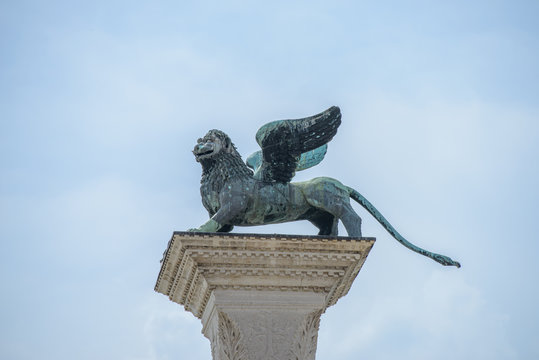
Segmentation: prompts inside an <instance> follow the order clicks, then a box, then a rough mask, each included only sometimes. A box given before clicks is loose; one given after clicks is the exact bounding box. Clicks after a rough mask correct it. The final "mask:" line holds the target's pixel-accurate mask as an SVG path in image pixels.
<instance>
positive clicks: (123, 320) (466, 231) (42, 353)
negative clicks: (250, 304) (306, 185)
mask: <svg viewBox="0 0 539 360" xmlns="http://www.w3.org/2000/svg"><path fill="white" fill-rule="evenodd" d="M537 19H539V2H537V1H473V2H470V1H451V2H449V1H406V2H403V1H376V2H374V1H372V2H366V1H331V2H329V1H302V2H290V1H272V2H271V3H267V4H262V3H261V2H247V1H227V2H218V1H213V2H211V1H198V2H191V1H182V2H178V1H169V2H167V1H152V2H139V1H93V2H85V3H79V2H73V1H47V2H39V1H11V2H9V1H3V2H1V3H0V49H1V51H0V126H1V127H0V147H1V152H0V154H1V155H0V165H1V177H0V215H1V217H0V219H1V220H0V240H1V242H0V279H1V283H0V284H1V288H2V290H1V291H2V297H1V303H0V305H1V306H0V324H1V325H0V358H1V359H6V360H8V359H9V360H12V359H13V360H16V359H17V360H18V359H21V360H23V359H24V360H27V359H55V360H62V359H81V360H82V359H88V360H95V359H115V360H116V359H122V360H123V359H126V360H131V359H132V360H135V359H137V360H140V359H148V360H149V359H189V360H203V359H209V358H210V347H209V342H208V341H207V340H206V339H205V338H204V337H203V336H202V335H201V334H200V330H201V325H200V322H199V320H197V319H195V318H194V317H193V316H192V315H191V314H190V313H187V312H185V311H184V310H183V309H182V308H181V307H180V306H178V305H177V304H174V303H172V302H170V301H169V300H168V299H167V298H166V297H165V296H164V295H161V294H157V293H154V292H153V286H154V283H155V279H156V277H157V274H158V271H159V260H160V258H161V254H162V252H163V251H164V250H165V248H166V244H167V241H168V240H169V238H170V236H171V234H172V231H174V230H185V229H187V228H190V227H193V226H197V225H200V224H201V223H202V222H204V221H205V220H206V216H207V214H206V211H205V210H204V209H203V207H202V204H201V202H200V198H199V194H198V186H199V177H200V167H199V165H198V164H197V163H196V162H195V161H194V158H193V156H192V154H191V150H192V147H193V145H194V142H195V140H196V139H197V138H198V137H200V136H201V135H203V134H204V133H205V132H206V131H207V130H208V129H211V128H220V129H222V130H224V131H225V132H227V133H228V134H229V135H230V136H231V137H232V138H233V140H234V142H235V143H236V145H237V147H238V149H239V151H240V152H241V153H242V154H243V155H244V157H246V156H247V155H249V154H250V153H251V152H253V151H255V150H256V149H257V146H256V143H255V140H254V134H255V133H256V130H257V129H258V128H259V127H260V126H262V125H263V124H264V123H265V122H267V121H270V120H276V119H282V118H294V117H303V116H308V115H312V114H314V113H317V112H319V111H322V110H324V109H326V108H327V107H329V106H331V105H338V106H340V107H341V110H342V113H343V124H342V125H341V128H340V130H339V132H338V133H337V135H336V137H335V138H334V140H333V141H332V142H331V143H330V145H329V149H328V154H327V156H326V159H325V160H324V161H323V162H322V164H320V165H319V166H317V167H315V168H312V169H309V170H307V171H305V172H303V173H299V174H297V176H296V178H297V179H308V178H311V177H314V176H332V177H335V178H338V179H340V180H341V181H343V182H344V183H345V184H347V185H349V186H352V187H354V188H356V189H358V190H359V191H360V192H361V193H362V194H363V195H365V196H366V197H367V198H368V199H369V200H371V202H372V203H373V204H374V205H375V206H377V207H378V208H379V209H380V210H381V211H382V213H384V215H385V216H386V217H387V218H388V219H389V220H390V221H391V222H392V223H393V225H394V226H395V227H396V228H397V229H398V230H399V231H400V232H401V233H402V234H403V235H404V236H406V237H407V238H408V239H409V240H411V241H412V242H414V243H416V244H418V245H420V246H423V247H425V248H427V249H429V250H432V251H436V252H440V253H444V254H447V255H449V256H451V257H453V258H454V259H457V260H459V261H461V262H462V264H463V267H462V268H461V269H458V270H457V269H455V268H444V267H441V266H439V265H438V264H436V263H434V262H432V261H430V260H429V259H426V258H424V257H421V256H419V255H416V254H414V253H411V252H410V251H408V250H407V249H405V248H403V247H402V246H400V245H399V244H398V243H396V242H395V241H394V240H393V239H392V238H391V237H390V236H389V235H388V234H387V233H385V231H384V230H383V229H382V228H381V227H380V226H379V225H378V224H377V223H376V222H375V221H373V220H372V219H371V218H370V217H369V216H368V214H367V213H366V212H365V211H364V210H362V209H361V208H359V207H356V209H357V210H358V212H359V213H360V216H362V217H363V219H364V225H363V233H364V234H365V235H366V236H375V237H376V238H377V242H376V244H375V246H374V248H373V250H372V252H371V254H370V255H369V258H368V259H367V261H366V263H365V266H364V268H363V270H362V272H361V273H360V274H359V276H358V278H357V280H356V283H355V284H354V286H353V287H352V289H351V291H350V293H349V294H348V295H347V297H345V298H343V299H342V300H340V301H339V303H338V304H337V305H336V306H334V307H333V308H331V309H329V310H328V311H327V313H326V314H325V315H324V316H323V318H322V323H321V330H320V336H319V348H318V357H317V359H320V360H333V359H342V360H352V359H354V360H355V359H359V358H364V359H394V358H395V357H397V356H398V357H399V358H400V359H402V360H407V359H410V360H411V359H414V360H416V359H489V360H491V359H500V360H501V359H504V360H505V359H535V358H539V345H538V343H537V334H538V333H539V315H538V310H537V304H539V289H538V285H537V277H538V275H539V265H538V262H537V259H536V256H537V254H538V253H539V244H538V235H537V231H536V228H537V222H538V219H537V218H538V214H539V205H538V201H539V190H538V189H537V187H538V184H539V165H538V164H539V161H538V160H537V159H538V157H539V123H538V118H539V66H538V65H537V64H539V22H538V21H537ZM238 230H239V231H243V232H246V231H248V232H253V231H254V232H270V233H271V232H287V233H306V234H314V233H315V232H316V231H315V229H314V228H313V227H312V226H311V225H310V224H307V223H306V224H303V223H295V224H286V225H282V226H272V227H266V228H244V229H238Z"/></svg>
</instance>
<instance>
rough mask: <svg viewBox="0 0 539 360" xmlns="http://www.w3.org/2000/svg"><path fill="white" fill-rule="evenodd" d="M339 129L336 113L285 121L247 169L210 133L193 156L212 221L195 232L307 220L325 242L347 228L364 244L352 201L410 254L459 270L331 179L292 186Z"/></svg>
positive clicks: (270, 131) (267, 132) (266, 136)
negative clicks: (293, 178) (372, 217)
mask: <svg viewBox="0 0 539 360" xmlns="http://www.w3.org/2000/svg"><path fill="white" fill-rule="evenodd" d="M340 123H341V112H340V109H339V108H338V107H335V106H334V107H331V108H329V109H328V110H326V111H324V112H322V113H320V114H317V115H314V116H311V117H308V118H303V119H294V120H279V121H273V122H270V123H268V124H266V125H264V126H263V127H262V128H260V130H259V131H258V132H257V134H256V140H257V142H258V144H259V145H260V147H261V148H262V149H261V150H260V151H258V152H256V153H254V154H253V155H251V156H249V157H248V159H247V163H244V162H243V160H242V158H241V156H240V154H239V153H238V151H237V149H236V147H235V146H234V144H233V143H232V141H231V139H230V138H229V137H228V135H226V134H225V133H224V132H222V131H220V130H215V129H214V130H210V131H208V133H207V134H206V135H205V136H204V137H203V138H201V139H198V142H197V144H196V146H195V148H194V150H193V153H194V155H195V158H196V160H197V161H198V162H199V163H200V164H201V165H202V180H201V187H200V193H201V195H202V203H203V205H204V207H205V208H206V209H207V210H208V213H209V215H210V219H209V220H208V221H207V222H206V223H204V224H203V225H201V226H200V227H198V228H195V229H190V230H189V231H196V232H229V231H231V230H232V229H233V227H234V226H252V225H264V224H275V223H283V222H289V221H296V220H308V221H310V222H311V223H312V224H313V225H314V226H316V227H317V228H318V229H319V232H318V234H319V235H333V236H336V235H337V231H338V229H337V225H338V222H339V221H342V223H343V225H344V227H345V229H346V231H347V233H348V236H350V237H361V218H360V217H359V216H358V214H357V213H356V212H355V211H354V209H353V208H352V206H351V205H350V199H353V200H355V201H356V202H358V203H359V204H360V205H362V206H363V207H364V208H365V209H366V210H367V211H368V212H369V213H370V214H371V215H372V216H374V217H375V218H376V220H378V222H380V224H381V225H382V226H383V227H384V228H385V229H386V230H387V231H388V232H389V233H390V234H391V235H392V236H393V237H394V238H395V239H396V240H397V241H399V242H400V243H401V244H403V245H404V246H406V247H407V248H409V249H411V250H413V251H415V252H417V253H419V254H422V255H424V256H427V257H430V258H431V259H433V260H435V261H437V262H439V263H440V264H442V265H453V266H457V267H460V264H459V263H458V262H457V261H454V260H452V259H451V258H449V257H447V256H444V255H440V254H435V253H431V252H429V251H427V250H424V249H421V248H419V247H417V246H415V245H413V244H412V243H410V242H408V241H407V240H406V239H405V238H404V237H402V236H401V235H400V234H399V233H398V232H397V231H396V230H395V229H394V228H393V226H391V224H390V223H389V222H388V221H387V220H386V219H385V218H384V216H382V214H381V213H380V212H379V211H378V210H377V209H376V208H375V207H374V206H373V205H372V204H371V203H370V202H369V201H368V200H367V199H366V198H365V197H363V196H362V195H361V194H360V193H359V192H358V191H356V190H354V189H353V188H351V187H348V186H346V185H343V184H342V183H341V182H339V181H338V180H335V179H332V178H329V177H317V178H314V179H312V180H309V181H304V182H290V180H291V179H292V177H293V176H294V174H295V172H296V171H299V170H303V169H306V168H309V167H312V166H314V165H316V164H318V163H319V162H320V161H321V160H322V159H323V158H324V155H325V153H326V150H327V143H328V142H329V141H330V140H331V139H332V138H333V136H334V135H335V134H336V133H337V128H338V127H339V125H340Z"/></svg>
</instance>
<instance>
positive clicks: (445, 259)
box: [348, 187, 460, 268]
mask: <svg viewBox="0 0 539 360" xmlns="http://www.w3.org/2000/svg"><path fill="white" fill-rule="evenodd" d="M348 191H349V192H350V197H351V198H352V199H354V200H355V201H357V202H358V203H359V204H360V205H361V206H363V207H364V208H365V209H366V210H367V211H368V212H369V213H370V214H371V215H372V216H374V218H375V219H376V220H378V222H379V223H380V224H381V225H382V226H383V227H384V229H386V230H387V232H389V233H390V234H391V235H392V236H393V237H394V238H395V239H396V240H397V241H398V242H400V243H401V244H402V245H404V246H406V247H407V248H408V249H410V250H412V251H415V252H416V253H418V254H421V255H424V256H427V257H429V258H431V259H432V260H434V261H436V262H438V263H440V264H442V265H446V266H456V267H458V268H459V267H460V263H459V262H458V261H454V260H452V259H451V258H450V257H449V256H445V255H440V254H436V253H432V252H430V251H427V250H424V249H422V248H420V247H418V246H415V245H414V244H412V243H411V242H409V241H408V240H406V239H405V238H404V237H402V235H401V234H399V233H398V232H397V230H395V228H394V227H393V226H391V224H390V223H389V221H387V220H386V218H385V217H384V216H383V215H382V214H381V213H380V212H379V211H378V210H377V209H376V208H375V207H374V206H373V205H372V204H371V203H370V202H369V200H367V199H366V198H365V197H364V196H363V195H361V194H360V193H359V192H357V191H356V190H354V189H352V188H351V187H348Z"/></svg>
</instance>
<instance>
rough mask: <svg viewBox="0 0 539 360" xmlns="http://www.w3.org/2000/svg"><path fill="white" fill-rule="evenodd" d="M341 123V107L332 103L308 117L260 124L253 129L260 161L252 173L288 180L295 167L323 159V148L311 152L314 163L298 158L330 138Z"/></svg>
mask: <svg viewBox="0 0 539 360" xmlns="http://www.w3.org/2000/svg"><path fill="white" fill-rule="evenodd" d="M340 124H341V111H340V109H339V108H338V107H336V106H333V107H331V108H329V109H327V110H326V111H324V112H321V113H320V114H317V115H314V116H310V117H307V118H303V119H291V120H278V121H272V122H270V123H267V124H266V125H264V126H262V127H261V128H260V129H259V130H258V132H257V133H256V141H257V142H258V144H259V145H260V147H261V148H262V163H261V165H260V168H259V170H258V171H257V173H256V174H255V176H256V177H257V178H259V179H261V180H264V181H276V182H283V183H285V182H289V181H290V180H291V179H292V177H293V176H294V174H295V171H296V170H301V169H300V168H307V167H310V166H314V165H316V164H318V163H319V162H320V161H321V160H322V159H323V157H324V154H325V148H324V149H323V150H318V152H316V155H315V153H313V154H312V158H313V161H312V164H313V165H310V166H307V167H305V166H304V165H302V163H301V161H300V160H301V155H302V154H304V153H308V152H310V151H314V150H316V149H318V148H321V147H322V146H324V145H325V144H327V143H328V142H329V141H331V139H332V138H333V136H335V134H336V133H337V129H338V127H339V125H340ZM321 154H322V155H321ZM320 155H321V158H320ZM306 157H308V155H306ZM304 159H306V158H304ZM317 159H319V160H318V162H316V160H317ZM305 164H307V162H305ZM298 167H299V168H298Z"/></svg>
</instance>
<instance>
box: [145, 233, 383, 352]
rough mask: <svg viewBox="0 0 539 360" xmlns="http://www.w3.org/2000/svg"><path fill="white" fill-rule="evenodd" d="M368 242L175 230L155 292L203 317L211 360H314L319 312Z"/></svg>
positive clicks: (346, 281)
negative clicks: (209, 343) (210, 350)
mask: <svg viewBox="0 0 539 360" xmlns="http://www.w3.org/2000/svg"><path fill="white" fill-rule="evenodd" d="M374 241H375V240H374V238H349V237H326V236H297V235H277V234H274V235H263V234H229V233H189V232H175V233H174V234H173V236H172V239H171V241H170V243H169V245H168V248H167V250H166V252H165V254H164V257H163V260H162V266H161V271H160V273H159V277H158V279H157V284H156V286H155V290H156V291H157V292H160V293H162V294H165V295H167V296H168V297H169V298H170V300H172V301H174V302H177V303H179V304H181V305H183V306H184V307H185V309H186V310H187V311H190V312H191V313H193V314H194V315H195V316H196V317H198V318H199V319H201V320H202V324H203V329H202V332H203V334H204V336H206V337H207V338H208V339H209V340H210V342H211V348H212V355H213V359H214V360H244V359H245V360H313V359H315V354H316V345H317V337H318V326H319V323H320V316H321V315H322V313H324V311H325V310H326V308H327V307H329V306H331V305H333V304H335V303H336V302H337V300H338V299H339V298H341V297H342V296H344V295H346V293H347V292H348V290H349V289H350V286H351V285H352V282H353V281H354V279H355V277H356V275H357V274H358V272H359V270H360V269H361V266H362V265H363V263H364V262H365V259H366V257H367V254H368V253H369V251H370V249H371V247H372V246H373V244H374Z"/></svg>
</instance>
